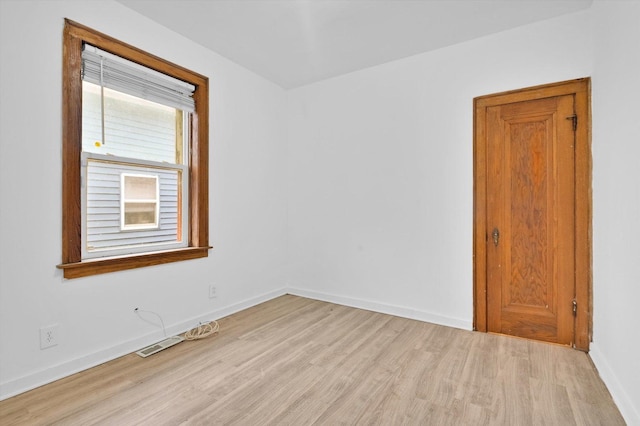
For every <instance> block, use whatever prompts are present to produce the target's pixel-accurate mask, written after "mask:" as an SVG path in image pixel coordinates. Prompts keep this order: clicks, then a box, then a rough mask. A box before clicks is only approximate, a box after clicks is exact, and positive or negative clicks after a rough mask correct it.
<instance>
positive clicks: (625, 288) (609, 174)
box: [591, 1, 640, 425]
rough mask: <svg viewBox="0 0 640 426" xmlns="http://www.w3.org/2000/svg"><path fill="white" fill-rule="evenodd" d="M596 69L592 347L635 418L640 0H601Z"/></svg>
mask: <svg viewBox="0 0 640 426" xmlns="http://www.w3.org/2000/svg"><path fill="white" fill-rule="evenodd" d="M592 13H593V16H594V18H596V19H594V21H595V28H594V30H595V35H596V37H595V59H596V65H595V70H594V73H593V82H592V83H593V99H592V105H593V106H592V107H593V159H594V164H593V280H594V289H593V290H594V304H595V306H594V318H593V322H594V336H593V345H592V347H591V357H592V358H593V360H594V362H595V364H596V366H597V367H598V370H599V371H600V374H601V376H602V377H603V379H604V380H605V382H606V383H607V386H608V387H609V390H610V391H611V393H612V394H613V395H614V397H615V399H616V402H617V403H618V407H620V410H621V411H622V413H623V414H624V416H625V419H626V420H627V422H628V423H629V424H630V425H631V424H633V425H640V331H639V329H640V327H639V326H640V319H639V318H638V312H640V310H639V309H638V301H640V103H639V102H638V96H639V95H640V79H639V76H640V2H638V1H635V2H629V1H626V2H612V1H598V2H596V3H595V4H594V6H593V7H592Z"/></svg>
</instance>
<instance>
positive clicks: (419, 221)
mask: <svg viewBox="0 0 640 426" xmlns="http://www.w3.org/2000/svg"><path fill="white" fill-rule="evenodd" d="M589 34H590V21H589V14H588V12H583V13H578V14H574V15H570V16H565V17H561V18H557V19H553V20H550V21H545V22H542V23H538V24H535V25H529V26H526V27H522V28H519V29H516V30H512V31H508V32H503V33H499V34H495V35H493V36H489V37H484V38H481V39H477V40H475V41H471V42H468V43H463V44H459V45H456V46H452V47H448V48H445V49H441V50H438V51H435V52H430V53H425V54H421V55H418V56H414V57H411V58H408V59H404V60H400V61H395V62H391V63H388V64H384V65H380V66H377V67H374V68H370V69H366V70H363V71H359V72H355V73H352V74H348V75H345V76H341V77H338V78H334V79H331V80H326V81H324V82H320V83H317V84H314V85H310V86H306V87H303V88H300V89H297V90H293V91H290V92H289V155H290V157H289V227H290V243H289V244H290V259H291V267H292V275H291V284H290V285H291V286H292V287H294V288H297V289H298V291H299V293H300V294H307V295H313V296H315V297H320V298H325V299H327V298H329V299H331V300H336V301H341V302H343V303H350V304H354V305H357V306H361V307H370V308H373V309H377V310H383V311H386V312H391V313H396V314H399V315H404V316H408V317H414V318H420V319H425V320H428V321H435V322H438V323H441V324H447V325H453V326H457V327H462V328H467V329H470V328H471V326H472V316H473V306H472V274H473V271H472V249H473V247H472V230H473V176H472V172H473V164H472V159H473V158H472V157H473V134H472V130H473V108H472V105H473V98H474V97H476V96H480V95H485V94H490V93H494V92H500V91H504V90H510V89H517V88H522V87H527V86H532V85H537V84H543V83H549V82H554V81H562V80H567V79H573V78H579V77H585V76H589V75H590V74H591V72H592V69H593V67H592V57H593V54H592V47H591V43H590V35H589ZM585 39H586V40H587V42H585Z"/></svg>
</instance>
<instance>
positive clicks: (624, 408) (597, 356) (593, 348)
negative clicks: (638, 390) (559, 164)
mask: <svg viewBox="0 0 640 426" xmlns="http://www.w3.org/2000/svg"><path fill="white" fill-rule="evenodd" d="M589 356H590V357H591V360H592V361H593V364H594V365H595V366H596V368H597V369H598V373H600V378H601V379H602V381H603V382H604V384H605V385H606V386H607V389H609V393H610V394H611V397H612V398H613V401H614V402H615V403H616V405H617V406H618V409H619V410H620V413H621V414H622V417H624V420H625V421H626V422H627V424H628V425H629V426H631V425H635V426H640V413H639V412H638V407H636V406H635V405H634V404H633V402H632V400H631V398H630V397H629V395H627V393H626V392H625V390H624V388H623V387H622V385H621V384H620V381H619V380H618V376H616V374H615V373H614V372H613V370H612V369H611V366H610V365H609V363H608V362H607V360H606V358H605V357H604V355H603V354H602V352H600V349H599V348H598V346H597V345H596V344H595V343H593V342H592V343H591V345H590V348H589Z"/></svg>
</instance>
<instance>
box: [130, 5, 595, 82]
mask: <svg viewBox="0 0 640 426" xmlns="http://www.w3.org/2000/svg"><path fill="white" fill-rule="evenodd" d="M118 1H119V2H120V3H122V4H123V5H125V6H127V7H129V8H131V9H133V10H135V11H137V12H139V13H141V14H142V15H145V16H147V17H148V18H150V19H152V20H154V21H156V22H158V23H159V24H161V25H163V26H165V27H167V28H169V29H171V30H173V31H175V32H177V33H179V34H182V35H183V36H185V37H187V38H189V39H191V40H193V41H195V42H196V43H198V44H200V45H202V46H205V47H207V48H209V49H211V50H213V51H215V52H217V53H219V54H221V55H222V56H225V57H227V58H228V59H230V60H232V61H233V62H236V63H237V64H240V65H242V66H244V67H245V68H248V69H250V70H252V71H254V72H255V73H257V74H259V75H262V76H263V77H265V78H267V79H269V80H271V81H273V82H275V83H277V84H278V85H280V86H282V87H283V88H286V89H289V88H294V87H298V86H302V85H305V84H309V83H313V82H316V81H319V80H324V79H326V78H330V77H334V76H337V75H341V74H345V73H348V72H352V71H356V70H359V69H362V68H366V67H370V66H374V65H378V64H381V63H385V62H389V61H393V60H396V59H400V58H404V57H407V56H411V55H415V54H418V53H422V52H427V51H430V50H435V49H439V48H442V47H445V46H450V45H452V44H456V43H460V42H463V41H466V40H471V39H474V38H477V37H481V36H485V35H488V34H492V33H496V32H500V31H504V30H508V29H511V28H515V27H518V26H521V25H525V24H529V23H532V22H536V21H541V20H545V19H549V18H552V17H555V16H559V15H563V14H567V13H573V12H577V11H580V10H583V9H587V8H588V7H590V6H591V3H592V0H155V1H150V0H118Z"/></svg>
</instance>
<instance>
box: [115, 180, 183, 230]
mask: <svg viewBox="0 0 640 426" xmlns="http://www.w3.org/2000/svg"><path fill="white" fill-rule="evenodd" d="M121 176H122V184H121V185H120V193H121V194H122V202H121V203H120V211H121V212H122V214H121V215H120V229H121V230H123V231H125V230H133V229H149V228H151V229H157V228H158V226H159V223H158V222H159V218H160V203H159V200H158V198H159V195H160V194H159V186H158V176H144V175H130V174H126V173H122V175H121ZM176 198H177V197H174V199H176ZM163 204H164V203H163ZM170 205H171V206H172V207H174V208H175V207H176V203H175V202H172V203H170Z"/></svg>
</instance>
